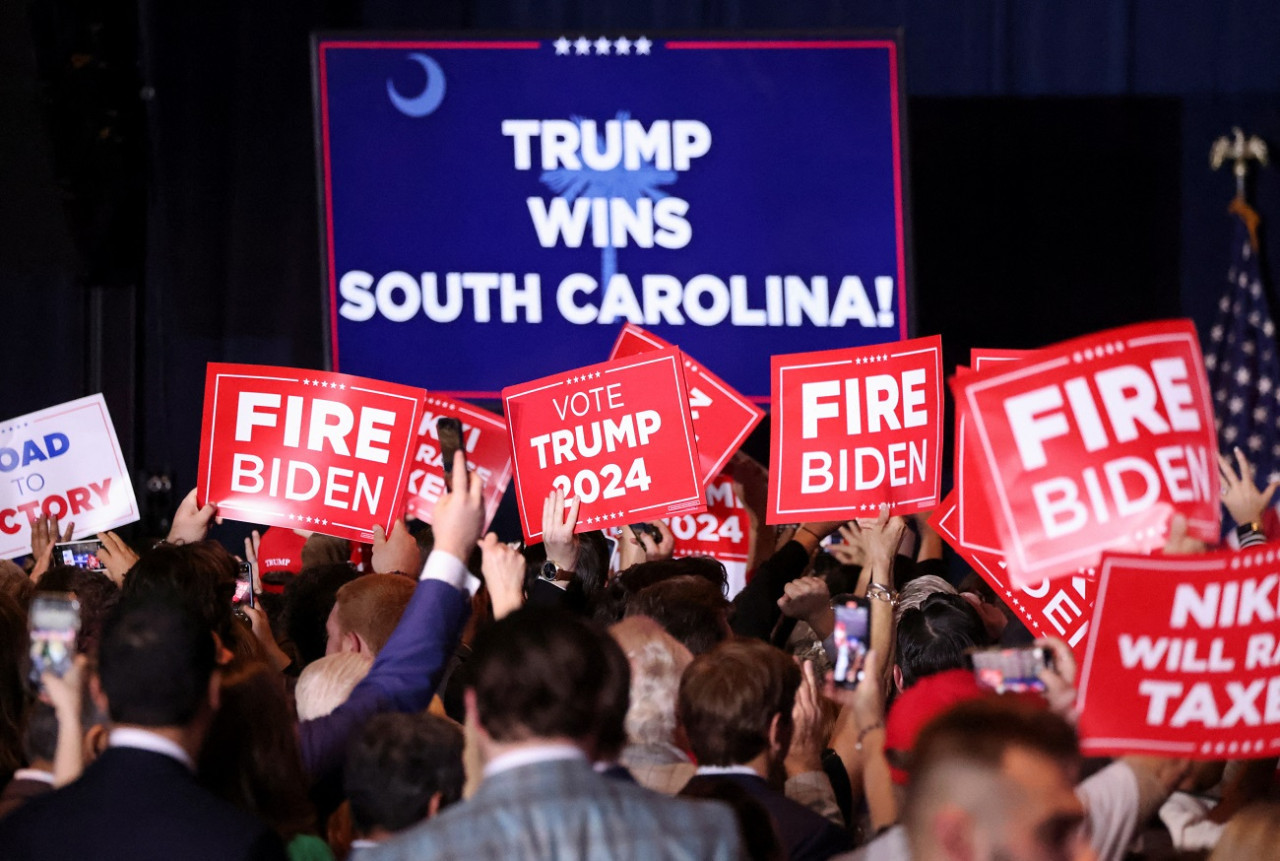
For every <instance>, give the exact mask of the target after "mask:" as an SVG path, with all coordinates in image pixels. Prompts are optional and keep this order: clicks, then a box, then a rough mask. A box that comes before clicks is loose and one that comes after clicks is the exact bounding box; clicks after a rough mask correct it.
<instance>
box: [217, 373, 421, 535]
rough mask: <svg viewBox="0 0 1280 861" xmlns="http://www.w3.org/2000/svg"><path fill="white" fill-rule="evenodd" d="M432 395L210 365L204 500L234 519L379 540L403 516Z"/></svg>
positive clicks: (323, 376)
mask: <svg viewBox="0 0 1280 861" xmlns="http://www.w3.org/2000/svg"><path fill="white" fill-rule="evenodd" d="M425 397H426V392H425V391H423V390H422V389H419V388H414V387H412V386H402V385H399V384H397V383H385V382H381V381H379V380H369V379H365V378H364V377H353V376H351V375H349V374H334V373H329V372H326V371H302V370H298V369H296V368H279V367H269V366H264V365H228V364H213V363H211V364H210V365H209V369H208V372H207V374H206V379H205V392H204V426H203V428H202V430H201V435H200V473H199V480H198V484H197V488H196V496H197V498H198V500H199V502H200V504H202V505H203V504H205V503H206V502H213V503H214V504H216V505H217V506H218V513H219V514H220V515H222V516H224V517H230V518H232V519H234V520H247V521H249V522H251V523H264V524H267V525H268V526H284V527H294V528H303V529H308V530H310V531H312V532H322V533H325V534H327V535H336V536H338V537H340V538H348V539H354V540H356V541H365V542H367V541H371V540H373V527H374V526H375V525H378V526H381V527H382V528H383V529H385V530H388V531H390V529H391V524H392V523H393V522H394V521H395V520H396V519H397V518H398V517H400V516H401V514H402V513H403V511H404V493H405V487H406V485H407V483H408V480H409V472H410V469H411V467H412V463H413V455H414V451H413V445H414V443H415V442H416V441H417V432H418V425H419V421H420V417H421V414H422V403H423V399H424V398H425Z"/></svg>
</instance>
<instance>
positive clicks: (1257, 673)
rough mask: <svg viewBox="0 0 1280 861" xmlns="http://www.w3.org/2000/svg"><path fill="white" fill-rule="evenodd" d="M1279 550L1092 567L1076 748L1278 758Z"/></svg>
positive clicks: (1113, 558)
mask: <svg viewBox="0 0 1280 861" xmlns="http://www.w3.org/2000/svg"><path fill="white" fill-rule="evenodd" d="M1277 619H1280V548H1278V547H1277V545H1274V544H1267V545H1263V546H1261V547H1253V548H1250V549H1248V550H1245V551H1240V552H1221V553H1209V554H1205V555H1202V556H1126V555H1119V554H1107V555H1106V556H1104V557H1103V559H1102V567H1101V574H1100V579H1099V582H1098V601H1097V603H1096V604H1095V605H1094V608H1093V630H1092V631H1091V632H1090V634H1089V645H1088V649H1087V651H1086V654H1085V659H1084V664H1083V665H1082V668H1081V673H1080V697H1079V701H1078V706H1079V708H1080V725H1079V729H1080V747H1081V749H1082V750H1083V751H1084V753H1085V754H1086V755H1088V756H1101V755H1109V754H1120V753H1130V752H1133V753H1150V754H1157V755H1160V756H1175V757H1189V758H1192V759H1236V758H1245V759H1247V758H1251V757H1253V758H1256V757H1263V756H1275V755H1276V754H1277V753H1280V670H1278V669H1277V667H1280V648H1278V647H1277V646H1278V640H1277V625H1276V621H1277Z"/></svg>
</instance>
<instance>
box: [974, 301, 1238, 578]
mask: <svg viewBox="0 0 1280 861" xmlns="http://www.w3.org/2000/svg"><path fill="white" fill-rule="evenodd" d="M952 386H953V388H954V390H955V393H956V410H957V414H958V415H959V416H961V417H962V418H963V419H964V420H965V421H966V434H967V433H969V432H970V430H969V429H971V432H972V434H973V437H974V439H973V441H972V442H970V441H969V440H966V441H965V445H966V446H967V445H970V444H976V445H977V446H978V450H979V453H980V457H978V458H976V459H975V465H976V467H977V470H976V472H977V474H978V482H979V483H980V484H981V485H982V487H983V488H984V489H985V491H986V493H987V499H988V502H989V503H990V505H991V507H992V519H993V521H994V523H995V526H996V529H997V531H998V534H999V536H1000V546H1001V548H1002V549H1003V550H1004V552H1005V561H1006V563H1007V564H1008V566H1009V569H1008V570H1009V575H1010V577H1011V578H1012V581H1013V582H1014V583H1019V584H1022V585H1026V584H1035V583H1038V582H1040V581H1041V580H1043V579H1046V578H1053V577H1058V576H1064V575H1068V574H1072V573H1074V572H1076V571H1077V570H1079V569H1080V568H1090V567H1096V565H1097V564H1098V560H1099V558H1100V557H1101V555H1102V552H1103V551H1104V550H1113V549H1122V550H1136V551H1138V552H1149V551H1151V550H1153V549H1156V548H1158V547H1160V546H1161V545H1162V544H1163V542H1164V534H1165V531H1166V529H1167V525H1168V521H1169V518H1170V516H1171V515H1172V514H1173V513H1175V512H1180V513H1182V514H1184V515H1186V517H1187V520H1188V523H1189V527H1190V529H1189V531H1190V534H1191V535H1193V536H1194V537H1197V538H1201V539H1203V540H1206V541H1213V540H1216V539H1217V534H1218V518H1219V513H1218V471H1217V468H1216V460H1215V457H1214V455H1215V451H1216V448H1217V440H1216V433H1215V430H1214V423H1213V410H1212V401H1211V398H1210V395H1209V390H1208V383H1207V382H1206V379H1205V372H1204V365H1203V361H1202V359H1201V355H1200V346H1199V341H1198V338H1197V336H1196V332H1195V328H1194V326H1193V325H1192V324H1191V323H1190V322H1189V321H1169V322H1161V323H1147V324H1143V325H1138V326H1127V327H1124V328H1122V329H1113V330H1111V331H1108V332H1101V333H1098V334H1095V335H1090V336H1087V337H1084V338H1077V339H1075V340H1072V341H1067V342H1064V343H1062V344H1057V345H1054V346H1052V347H1047V348H1045V349H1043V350H1037V351H1036V352H1035V353H1034V354H1033V355H1031V356H1030V357H1028V358H1026V359H1024V360H1022V361H1019V362H1013V363H1004V364H1002V365H998V366H996V367H993V368H992V369H991V370H988V371H983V372H975V373H973V374H970V375H964V376H957V377H956V378H955V379H954V381H953V382H952Z"/></svg>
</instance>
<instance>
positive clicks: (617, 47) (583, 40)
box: [551, 36, 653, 57]
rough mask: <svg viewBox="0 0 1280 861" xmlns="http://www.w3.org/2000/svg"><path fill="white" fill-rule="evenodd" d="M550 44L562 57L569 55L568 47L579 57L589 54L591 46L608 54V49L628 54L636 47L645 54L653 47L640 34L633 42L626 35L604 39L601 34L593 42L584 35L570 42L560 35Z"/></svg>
mask: <svg viewBox="0 0 1280 861" xmlns="http://www.w3.org/2000/svg"><path fill="white" fill-rule="evenodd" d="M551 44H552V45H554V46H555V49H556V54H557V55H558V56H562V57H567V56H569V49H570V48H572V49H573V53H574V54H576V55H577V56H579V57H585V56H587V55H589V54H590V53H591V49H592V48H595V49H596V54H597V55H604V54H608V53H609V52H610V51H612V52H613V53H614V54H630V53H631V49H632V48H635V49H636V53H637V54H646V55H647V54H648V53H649V51H650V49H651V48H653V42H651V41H649V40H648V39H646V38H645V37H644V36H641V37H640V38H639V39H636V40H635V41H634V42H633V41H632V40H630V39H628V38H627V37H626V36H619V37H618V38H617V39H606V38H605V37H604V36H601V37H600V38H599V39H596V40H595V41H594V42H593V41H592V40H590V39H588V38H587V37H586V36H579V37H578V38H577V39H575V40H574V41H572V42H570V41H569V40H568V39H566V38H565V37H564V36H561V37H560V38H559V39H556V40H555V41H554V42H552V43H551Z"/></svg>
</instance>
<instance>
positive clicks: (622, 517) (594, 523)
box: [502, 348, 706, 542]
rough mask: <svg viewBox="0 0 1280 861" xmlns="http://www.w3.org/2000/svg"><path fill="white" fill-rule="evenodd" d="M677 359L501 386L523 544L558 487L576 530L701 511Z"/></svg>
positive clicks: (641, 359) (618, 364)
mask: <svg viewBox="0 0 1280 861" xmlns="http://www.w3.org/2000/svg"><path fill="white" fill-rule="evenodd" d="M682 358H683V357H682V356H681V354H680V351H679V350H677V349H674V348H670V349H665V350H657V351H654V352H651V353H644V354H641V355H638V356H632V357H629V358H625V359H616V360H614V361H611V362H604V363H602V364H599V365H589V366H587V367H585V368H579V369H577V370H574V371H569V372H567V373H564V374H558V375H556V376H554V377H544V378H542V379H540V380H533V381H532V382H528V383H523V384H521V385H518V386H508V387H507V388H505V389H503V390H502V400H503V404H504V405H505V407H506V414H507V423H508V427H509V432H510V435H511V449H512V452H513V453H514V456H515V477H516V496H517V498H518V500H519V503H520V523H521V526H522V527H523V529H524V534H525V539H526V540H527V541H530V542H537V541H541V540H542V504H543V502H544V501H545V500H546V498H547V495H548V494H549V493H551V491H552V490H553V489H555V488H559V489H560V490H562V491H563V492H564V494H565V498H566V499H573V498H575V497H576V498H577V499H579V500H581V508H580V509H579V511H578V531H579V532H587V531H590V530H593V529H601V528H603V527H605V526H616V525H618V524H623V523H634V522H638V521H648V520H658V519H660V518H663V517H666V516H668V515H672V514H685V513H690V512H698V511H705V510H706V502H705V501H704V500H703V496H702V476H701V473H700V471H699V469H698V446H697V441H696V439H695V437H694V431H693V419H692V417H691V416H690V415H689V393H688V391H687V390H686V389H685V383H684V373H683V370H682V367H681V365H682Z"/></svg>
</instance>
